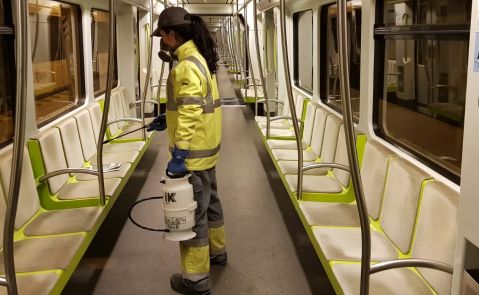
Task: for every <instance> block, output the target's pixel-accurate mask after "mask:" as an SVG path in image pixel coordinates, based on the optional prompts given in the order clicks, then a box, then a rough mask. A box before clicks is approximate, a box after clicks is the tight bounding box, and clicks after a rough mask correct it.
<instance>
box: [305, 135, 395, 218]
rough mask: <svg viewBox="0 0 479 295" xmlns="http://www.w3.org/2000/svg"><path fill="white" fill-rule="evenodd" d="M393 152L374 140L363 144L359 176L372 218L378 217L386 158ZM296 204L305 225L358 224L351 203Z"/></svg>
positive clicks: (386, 166)
mask: <svg viewBox="0 0 479 295" xmlns="http://www.w3.org/2000/svg"><path fill="white" fill-rule="evenodd" d="M394 155H395V154H394V153H393V152H392V151H391V150H389V149H387V148H386V147H384V146H383V145H381V144H380V143H378V142H376V141H374V140H370V141H368V142H366V145H365V147H364V154H363V162H362V165H361V179H362V181H363V190H364V197H365V201H366V204H367V208H368V214H369V216H370V217H371V218H372V219H375V220H376V219H378V217H379V209H380V206H381V200H382V197H383V193H384V183H385V181H386V174H387V168H388V164H389V159H391V158H392V157H393V156H394ZM299 207H300V208H301V210H302V212H303V214H304V216H305V218H306V220H307V222H308V224H309V225H323V226H325V225H329V226H359V216H358V209H357V205H356V204H355V203H350V204H347V203H323V202H308V201H299Z"/></svg>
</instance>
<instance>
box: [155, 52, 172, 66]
mask: <svg viewBox="0 0 479 295" xmlns="http://www.w3.org/2000/svg"><path fill="white" fill-rule="evenodd" d="M158 57H159V58H160V59H161V60H162V61H164V62H167V63H170V62H172V61H173V59H172V58H171V56H170V55H169V54H168V52H166V51H164V50H160V52H158Z"/></svg>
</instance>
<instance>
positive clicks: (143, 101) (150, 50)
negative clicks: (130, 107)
mask: <svg viewBox="0 0 479 295" xmlns="http://www.w3.org/2000/svg"><path fill="white" fill-rule="evenodd" d="M149 13H150V31H151V29H153V0H150V11H149ZM148 38H150V46H149V48H148V62H147V65H146V77H145V87H144V88H143V95H142V97H141V109H140V113H141V124H142V125H141V126H145V105H146V94H147V93H148V89H149V87H148V83H150V76H151V60H152V58H151V57H152V55H153V36H152V34H151V33H150V36H148ZM141 131H142V136H143V141H146V129H145V128H143V129H141Z"/></svg>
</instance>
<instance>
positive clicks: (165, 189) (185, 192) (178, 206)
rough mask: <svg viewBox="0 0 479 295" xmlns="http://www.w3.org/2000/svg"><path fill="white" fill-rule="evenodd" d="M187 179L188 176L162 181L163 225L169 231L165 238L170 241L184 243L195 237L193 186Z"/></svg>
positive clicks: (195, 205) (167, 178)
mask: <svg viewBox="0 0 479 295" xmlns="http://www.w3.org/2000/svg"><path fill="white" fill-rule="evenodd" d="M189 177H190V175H189V174H188V175H186V176H184V177H182V178H169V177H166V178H165V179H163V180H162V183H163V184H162V193H163V211H164V213H165V224H166V227H167V228H168V229H169V230H170V232H169V233H168V234H167V235H166V238H167V239H168V240H170V241H185V240H189V239H191V238H194V237H195V236H196V233H195V232H193V231H192V228H193V226H194V225H195V210H196V207H197V204H196V201H195V200H194V196H193V186H192V185H191V184H190V183H189V182H188V178H189Z"/></svg>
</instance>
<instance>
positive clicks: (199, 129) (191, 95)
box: [166, 40, 221, 171]
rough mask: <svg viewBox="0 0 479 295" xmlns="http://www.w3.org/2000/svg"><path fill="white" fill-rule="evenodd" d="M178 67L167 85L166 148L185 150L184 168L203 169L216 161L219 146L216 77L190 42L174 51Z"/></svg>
mask: <svg viewBox="0 0 479 295" xmlns="http://www.w3.org/2000/svg"><path fill="white" fill-rule="evenodd" d="M174 54H175V55H176V56H177V57H178V64H177V65H176V66H175V67H174V68H173V69H172V70H171V72H170V75H169V77H168V82H167V98H168V100H167V103H166V120H167V125H168V136H169V140H170V149H173V147H174V146H176V147H177V148H179V149H183V150H188V151H189V156H188V159H187V160H186V167H187V169H188V170H190V171H198V170H206V169H209V168H211V167H214V166H215V165H216V163H217V161H218V156H219V150H220V143H221V104H220V100H219V93H218V85H217V84H216V76H215V75H211V74H210V71H209V70H208V66H207V63H206V61H205V59H204V58H203V56H202V55H201V54H200V52H199V51H198V49H197V48H196V45H195V44H194V42H193V40H190V41H188V42H186V43H184V44H183V45H181V46H180V47H178V49H176V51H175V52H174Z"/></svg>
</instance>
